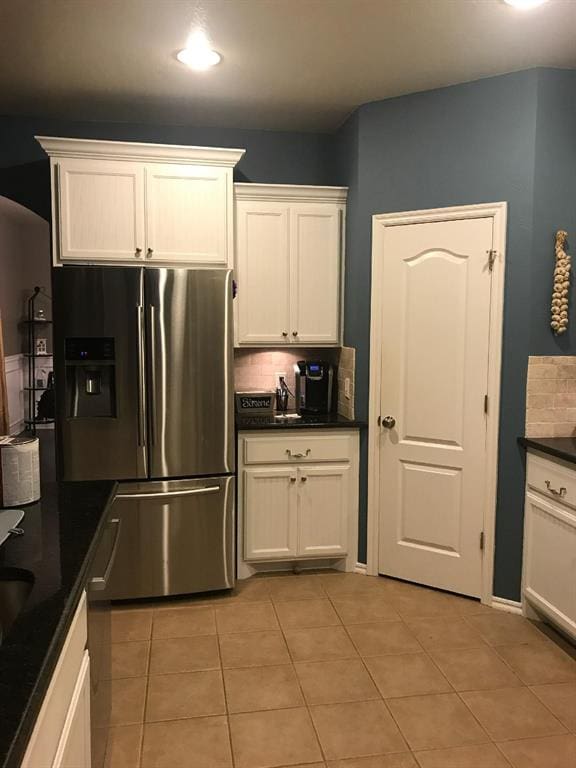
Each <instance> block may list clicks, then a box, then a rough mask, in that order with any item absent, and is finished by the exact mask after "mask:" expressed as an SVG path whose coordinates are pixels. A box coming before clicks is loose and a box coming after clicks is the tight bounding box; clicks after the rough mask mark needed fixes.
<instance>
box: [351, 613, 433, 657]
mask: <svg viewBox="0 0 576 768" xmlns="http://www.w3.org/2000/svg"><path fill="white" fill-rule="evenodd" d="M347 630H348V634H349V635H350V637H351V638H352V641H353V642H354V645H355V646H356V648H357V649H358V652H359V653H360V655H361V656H384V655H385V654H388V653H409V652H411V651H421V650H422V646H421V645H420V643H419V642H418V640H416V637H415V636H414V634H413V633H412V632H411V631H410V630H409V629H408V627H407V626H406V625H405V624H404V623H402V622H401V621H380V622H372V623H371V624H354V625H350V626H348V627H347Z"/></svg>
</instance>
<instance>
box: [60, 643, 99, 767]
mask: <svg viewBox="0 0 576 768" xmlns="http://www.w3.org/2000/svg"><path fill="white" fill-rule="evenodd" d="M90 761H91V758H90V659H89V656H88V651H85V652H84V659H83V661H82V667H81V669H80V674H79V675H78V680H77V682H76V687H75V689H74V695H73V696H72V702H71V703H70V709H69V710H68V715H67V716H66V722H65V723H64V729H63V731H62V735H61V738H60V744H59V746H58V751H57V752H56V757H55V758H54V763H53V766H52V768H90Z"/></svg>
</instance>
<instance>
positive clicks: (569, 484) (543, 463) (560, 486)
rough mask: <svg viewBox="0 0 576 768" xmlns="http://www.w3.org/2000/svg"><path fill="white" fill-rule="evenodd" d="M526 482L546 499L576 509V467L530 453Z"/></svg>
mask: <svg viewBox="0 0 576 768" xmlns="http://www.w3.org/2000/svg"><path fill="white" fill-rule="evenodd" d="M526 482H527V484H528V487H529V488H532V489H533V490H535V491H538V492H539V493H542V494H544V496H546V498H548V499H551V500H552V499H553V500H554V501H557V502H561V503H562V504H566V505H567V506H569V507H574V508H575V509H576V466H575V467H574V469H572V468H571V467H570V466H569V465H567V464H566V463H565V462H562V461H559V460H551V459H546V458H544V457H542V456H540V455H536V454H533V453H529V454H528V460H527V472H526Z"/></svg>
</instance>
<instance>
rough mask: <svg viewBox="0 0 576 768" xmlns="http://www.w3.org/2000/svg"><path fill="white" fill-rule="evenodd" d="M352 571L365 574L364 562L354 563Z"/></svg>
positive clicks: (365, 566)
mask: <svg viewBox="0 0 576 768" xmlns="http://www.w3.org/2000/svg"><path fill="white" fill-rule="evenodd" d="M354 573H361V574H362V576H366V575H367V565H366V563H356V565H355V566H354Z"/></svg>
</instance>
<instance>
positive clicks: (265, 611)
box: [216, 601, 279, 634]
mask: <svg viewBox="0 0 576 768" xmlns="http://www.w3.org/2000/svg"><path fill="white" fill-rule="evenodd" d="M216 625H217V627H218V632H219V633H221V634H227V633H231V632H251V631H257V630H260V631H262V630H268V629H279V627H278V622H277V620H276V614H275V613H274V608H273V607H272V603H256V602H248V601H247V602H245V603H243V604H241V605H239V604H236V605H224V606H216Z"/></svg>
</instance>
